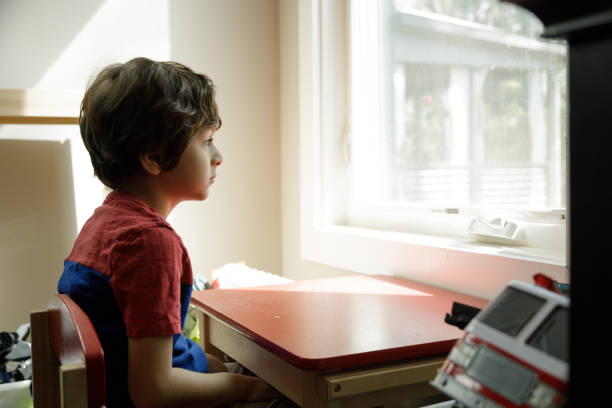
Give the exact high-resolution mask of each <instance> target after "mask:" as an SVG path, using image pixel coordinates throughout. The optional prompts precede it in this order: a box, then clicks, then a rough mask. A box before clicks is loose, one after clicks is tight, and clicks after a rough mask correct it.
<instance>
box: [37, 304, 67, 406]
mask: <svg viewBox="0 0 612 408" xmlns="http://www.w3.org/2000/svg"><path fill="white" fill-rule="evenodd" d="M30 330H31V333H32V334H31V336H32V391H33V398H34V408H48V407H57V406H59V403H60V395H59V370H58V367H59V361H58V360H57V357H55V353H54V352H53V348H52V347H51V339H50V338H49V314H48V312H47V311H46V310H45V311H37V312H32V313H30Z"/></svg>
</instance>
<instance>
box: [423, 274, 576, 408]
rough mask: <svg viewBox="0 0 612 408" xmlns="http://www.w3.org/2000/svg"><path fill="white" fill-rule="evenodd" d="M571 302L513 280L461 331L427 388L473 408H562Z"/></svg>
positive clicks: (564, 398)
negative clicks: (463, 331)
mask: <svg viewBox="0 0 612 408" xmlns="http://www.w3.org/2000/svg"><path fill="white" fill-rule="evenodd" d="M568 337H569V298H568V297H567V296H564V295H561V294H558V293H555V292H553V291H551V290H548V289H544V288H542V287H540V286H536V285H531V284H528V283H525V282H520V281H512V282H510V283H509V284H508V285H507V286H506V288H505V289H504V290H503V291H502V292H501V293H500V294H499V295H498V296H497V297H496V298H495V299H493V301H492V302H491V303H490V304H489V305H488V306H487V307H486V308H484V309H483V310H481V311H480V312H479V313H478V314H477V315H476V316H475V317H474V318H473V319H472V320H471V321H470V323H469V324H468V325H467V327H466V328H465V335H464V337H463V338H462V339H460V340H458V341H457V343H456V344H455V346H454V347H453V349H452V350H451V352H450V354H449V356H448V358H447V360H446V361H445V363H444V365H443V366H442V368H441V369H440V370H439V371H438V374H437V376H436V378H435V379H434V380H433V381H432V382H431V384H432V385H433V386H434V387H436V388H437V389H439V390H440V391H442V392H443V393H445V394H446V395H448V396H450V397H451V398H453V399H454V400H455V405H456V406H460V407H461V406H465V407H471V408H476V407H478V408H493V407H496V408H497V407H534V408H544V407H546V408H549V407H550V408H552V407H562V406H564V405H565V402H566V396H567V389H568V376H569V363H568V353H569V344H568V343H569V342H568Z"/></svg>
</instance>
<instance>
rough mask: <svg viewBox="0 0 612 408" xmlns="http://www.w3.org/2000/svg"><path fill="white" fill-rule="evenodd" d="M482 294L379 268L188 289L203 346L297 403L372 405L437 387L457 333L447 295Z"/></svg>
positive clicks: (461, 298) (477, 302)
mask: <svg viewBox="0 0 612 408" xmlns="http://www.w3.org/2000/svg"><path fill="white" fill-rule="evenodd" d="M453 301H458V302H461V303H466V304H469V305H472V306H475V307H479V308H482V307H484V306H485V305H486V303H487V302H486V301H485V300H483V299H479V298H475V297H471V296H466V295H461V294H458V293H454V292H450V291H445V290H442V289H438V288H434V287H431V286H426V285H421V284H416V283H413V282H408V281H405V280H400V279H395V278H390V277H383V276H347V277H341V278H331V279H318V280H311V281H296V282H292V283H288V284H280V285H270V286H259V287H252V288H239V289H223V290H208V291H200V292H194V293H193V295H192V304H194V305H195V306H196V307H197V308H198V310H199V312H200V313H201V316H200V319H199V320H200V323H201V327H200V330H201V339H202V345H203V346H204V347H205V349H206V350H207V351H208V352H211V351H213V352H214V351H221V352H223V353H225V354H227V355H229V356H231V357H232V358H234V359H236V361H238V362H240V363H241V364H243V365H244V366H245V367H247V368H248V369H249V370H251V371H253V372H254V373H255V374H257V375H259V376H260V377H262V378H263V379H264V380H266V381H268V382H269V383H270V384H272V385H273V386H274V387H276V388H277V389H278V390H279V391H281V392H283V393H284V394H285V395H287V396H288V397H289V398H291V399H292V400H293V401H295V402H296V403H297V404H298V405H301V406H303V407H323V406H350V407H358V406H373V405H381V404H383V403H389V402H392V401H399V400H405V399H411V398H421V397H426V396H429V395H434V394H435V393H436V391H435V390H434V389H433V388H431V387H430V386H429V385H428V384H427V382H428V381H429V380H431V379H433V377H434V376H435V370H436V369H437V368H438V367H439V366H440V365H441V364H442V362H443V361H444V359H445V358H446V354H447V353H448V352H449V350H450V348H451V347H452V345H453V344H454V343H455V340H456V339H458V338H459V337H461V336H462V334H463V333H462V331H461V330H459V329H457V328H455V327H453V326H450V325H448V324H446V323H444V315H445V314H446V313H448V312H450V310H451V307H452V302H453Z"/></svg>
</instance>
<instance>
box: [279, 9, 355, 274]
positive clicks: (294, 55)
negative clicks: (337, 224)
mask: <svg viewBox="0 0 612 408" xmlns="http://www.w3.org/2000/svg"><path fill="white" fill-rule="evenodd" d="M298 3H299V0H281V1H280V3H279V15H280V24H279V29H280V53H281V60H280V66H281V76H280V78H281V103H280V106H281V108H280V118H281V146H282V149H281V164H282V171H281V174H282V179H281V180H282V181H281V185H282V194H281V195H282V232H283V233H282V237H283V242H282V251H283V267H282V270H283V275H284V276H286V277H288V278H291V279H295V280H301V279H313V278H322V277H331V276H343V275H349V274H352V272H349V271H346V270H343V269H338V268H333V267H330V266H326V265H323V264H319V263H314V262H309V261H305V260H303V259H302V258H301V255H300V230H299V227H300V222H299V220H300V186H299V179H300V152H299V145H300V141H299V124H300V119H301V118H300V115H299V111H300V107H299V95H298V88H299V77H298V74H299V63H300V61H299V55H298V48H299V47H298V46H299V39H298V28H299V18H298V6H299V4H298ZM346 256H350V254H346Z"/></svg>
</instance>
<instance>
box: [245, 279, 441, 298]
mask: <svg viewBox="0 0 612 408" xmlns="http://www.w3.org/2000/svg"><path fill="white" fill-rule="evenodd" d="M322 282H324V283H325V284H324V285H322V284H321V283H322ZM241 289H243V290H253V291H285V292H317V293H350V294H361V295H380V294H385V295H400V296H433V295H432V294H431V293H427V292H422V291H420V290H416V289H412V288H410V287H408V286H403V285H397V284H394V283H391V282H387V281H385V280H382V279H377V278H375V277H372V276H359V277H358V278H356V279H355V277H353V279H352V280H347V279H346V277H340V278H331V279H324V280H318V279H317V280H308V281H296V282H294V283H293V284H291V285H288V284H278V285H267V286H257V287H251V288H241Z"/></svg>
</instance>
